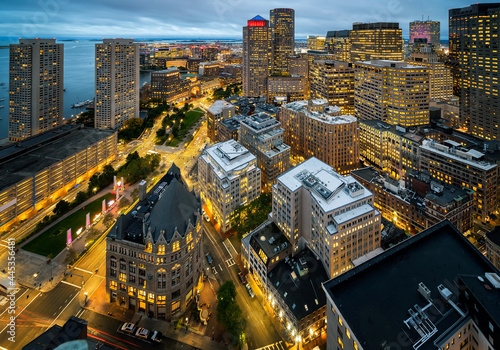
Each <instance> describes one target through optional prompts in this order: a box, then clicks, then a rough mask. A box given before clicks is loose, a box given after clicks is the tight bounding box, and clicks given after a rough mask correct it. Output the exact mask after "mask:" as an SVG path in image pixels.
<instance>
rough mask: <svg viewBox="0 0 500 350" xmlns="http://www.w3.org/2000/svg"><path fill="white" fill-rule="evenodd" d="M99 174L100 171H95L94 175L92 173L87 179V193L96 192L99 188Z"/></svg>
mask: <svg viewBox="0 0 500 350" xmlns="http://www.w3.org/2000/svg"><path fill="white" fill-rule="evenodd" d="M100 175H101V173H95V174H94V175H92V176H91V177H90V179H89V188H88V190H87V191H88V192H89V193H94V192H97V191H98V190H99V186H100V184H101V182H100V181H99V176H100Z"/></svg>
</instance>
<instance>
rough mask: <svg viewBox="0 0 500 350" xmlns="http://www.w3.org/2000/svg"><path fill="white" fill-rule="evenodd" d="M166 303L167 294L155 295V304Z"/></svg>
mask: <svg viewBox="0 0 500 350" xmlns="http://www.w3.org/2000/svg"><path fill="white" fill-rule="evenodd" d="M166 303H167V296H166V295H157V296H156V304H158V305H159V306H160V305H165V304H166Z"/></svg>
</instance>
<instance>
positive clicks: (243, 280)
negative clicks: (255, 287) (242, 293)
mask: <svg viewBox="0 0 500 350" xmlns="http://www.w3.org/2000/svg"><path fill="white" fill-rule="evenodd" d="M238 277H239V278H240V281H241V283H243V284H247V279H246V278H245V275H244V274H243V272H238Z"/></svg>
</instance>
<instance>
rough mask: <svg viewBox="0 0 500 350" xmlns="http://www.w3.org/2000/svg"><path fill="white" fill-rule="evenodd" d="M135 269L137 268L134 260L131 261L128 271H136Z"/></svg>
mask: <svg viewBox="0 0 500 350" xmlns="http://www.w3.org/2000/svg"><path fill="white" fill-rule="evenodd" d="M135 269H136V266H135V263H134V262H133V261H129V263H128V271H129V272H130V273H135Z"/></svg>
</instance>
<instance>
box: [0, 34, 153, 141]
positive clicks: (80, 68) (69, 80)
mask: <svg viewBox="0 0 500 350" xmlns="http://www.w3.org/2000/svg"><path fill="white" fill-rule="evenodd" d="M57 42H58V43H63V44H64V88H65V89H66V92H65V93H64V118H66V119H68V118H71V116H73V115H76V114H78V113H80V112H81V111H85V108H80V109H77V108H71V105H72V104H74V103H76V102H78V101H82V100H87V99H92V98H94V74H95V73H94V69H95V44H96V43H98V42H99V41H95V40H63V41H57ZM8 45H9V42H8V41H3V40H0V46H1V47H2V48H0V100H3V101H0V106H4V107H3V108H0V118H1V120H0V139H1V138H5V137H7V136H8V125H9V108H8V104H9V49H8V47H6V48H3V47H4V46H8ZM150 78H151V73H148V72H141V74H140V84H141V86H142V85H143V84H144V83H145V82H149V80H150Z"/></svg>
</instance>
